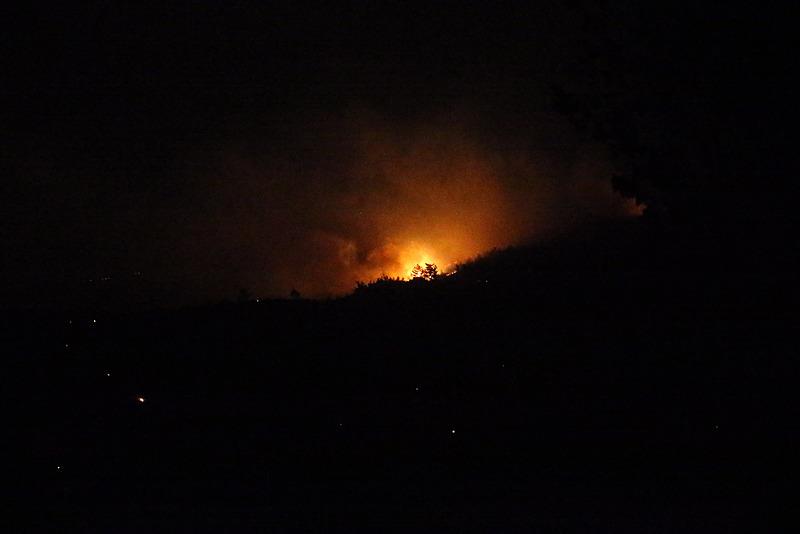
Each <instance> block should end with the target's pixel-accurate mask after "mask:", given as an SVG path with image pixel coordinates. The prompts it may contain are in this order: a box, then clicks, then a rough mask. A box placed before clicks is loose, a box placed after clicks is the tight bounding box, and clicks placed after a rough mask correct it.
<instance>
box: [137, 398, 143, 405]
mask: <svg viewBox="0 0 800 534" xmlns="http://www.w3.org/2000/svg"><path fill="white" fill-rule="evenodd" d="M136 400H137V401H139V404H144V397H136Z"/></svg>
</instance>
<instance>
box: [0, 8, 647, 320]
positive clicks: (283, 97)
mask: <svg viewBox="0 0 800 534" xmlns="http://www.w3.org/2000/svg"><path fill="white" fill-rule="evenodd" d="M169 4H170V5H168V6H163V5H161V3H153V5H145V6H142V3H109V2H85V3H81V4H80V5H70V4H47V3H40V4H37V7H35V8H33V9H30V10H28V11H27V12H25V13H12V14H11V17H12V24H11V25H10V26H11V28H10V32H8V33H7V36H10V40H9V41H8V46H7V47H6V50H7V51H10V52H11V53H8V54H6V55H7V56H8V57H7V58H6V60H5V61H6V63H5V67H4V70H5V71H6V73H7V74H8V76H7V77H6V79H7V80H8V81H9V83H8V84H6V85H5V86H4V88H3V98H4V100H5V105H4V106H3V108H4V112H3V113H4V115H5V118H4V120H3V123H4V127H3V129H4V134H5V136H6V141H5V142H4V143H3V149H2V150H3V152H2V154H0V155H2V159H3V163H2V172H3V174H4V175H5V178H4V180H3V185H2V187H3V191H2V196H3V209H4V215H3V216H4V218H5V221H4V224H3V230H2V233H0V240H2V241H0V246H1V247H2V250H3V256H4V258H3V265H2V270H3V278H4V280H6V281H7V282H8V284H7V286H6V288H5V290H4V294H5V301H6V303H14V304H42V303H48V302H50V301H52V302H56V301H59V299H61V300H62V301H63V300H64V299H65V298H69V299H75V301H76V302H77V301H80V299H82V298H84V297H85V296H86V295H88V294H90V293H91V294H97V292H98V291H100V292H101V293H103V292H104V293H103V294H104V295H106V296H105V297H104V298H108V299H119V300H120V302H123V301H125V299H131V298H133V299H134V300H135V299H137V298H138V299H155V301H156V302H161V303H175V302H197V301H202V300H207V299H218V298H221V297H232V296H235V294H236V292H237V291H238V289H239V288H242V287H245V288H248V289H249V290H250V291H251V292H253V293H256V294H261V295H281V296H282V295H286V294H288V292H289V290H290V289H291V288H292V287H297V288H298V289H300V291H301V292H303V293H304V294H307V295H314V296H321V295H330V294H340V293H343V292H346V291H347V290H348V289H350V288H352V287H353V284H354V282H355V280H358V279H366V278H369V277H375V276H377V275H379V274H380V273H382V272H386V273H388V274H392V275H400V276H402V275H405V274H406V271H407V270H408V267H409V265H408V264H409V262H411V263H412V264H413V262H415V261H419V260H424V259H433V260H435V261H437V263H440V264H443V265H447V264H450V263H452V262H455V261H458V260H463V259H465V258H467V257H469V256H472V255H475V254H477V253H480V252H482V251H484V250H487V249H490V248H492V247H495V246H505V245H510V244H516V243H522V242H526V241H528V240H530V239H535V238H537V237H540V236H542V235H545V234H547V233H551V232H553V231H557V230H558V229H560V228H567V227H569V226H570V225H573V224H576V223H578V222H581V221H584V220H586V219H591V218H594V217H609V216H629V215H634V214H636V213H637V210H636V208H635V206H633V204H632V203H631V202H630V201H626V200H624V199H622V198H620V197H619V196H617V195H615V193H614V192H613V191H612V189H611V185H610V177H611V175H612V174H613V172H614V169H613V165H612V164H611V162H610V159H609V157H608V154H607V152H606V150H605V148H604V147H603V146H602V144H598V143H593V142H590V141H588V140H587V137H586V136H585V135H583V134H582V132H580V131H576V129H575V128H574V126H573V125H572V123H571V122H570V121H569V120H568V119H567V118H566V117H564V116H563V115H561V114H560V113H558V112H557V111H556V110H555V109H554V106H553V102H552V98H551V94H552V91H551V88H552V87H553V86H554V85H559V84H561V83H562V82H564V81H565V80H566V81H569V80H571V79H573V78H572V76H573V74H574V72H575V71H576V70H578V71H580V69H581V61H584V60H585V57H586V54H585V52H586V46H587V45H586V35H587V33H586V32H587V25H588V24H589V23H588V22H587V21H588V20H589V15H590V12H591V10H590V9H587V8H585V7H580V6H581V5H582V3H580V2H577V3H572V2H536V3H530V2H525V3H520V4H505V3H500V4H496V5H493V6H492V7H491V8H488V9H484V8H478V7H475V6H476V4H470V3H460V2H459V3H451V4H450V3H440V2H436V3H427V4H426V5H423V6H411V5H408V4H406V3H392V2H376V3H366V2H365V3H361V2H356V3H340V2H336V3H331V5H328V6H327V7H322V8H320V7H312V6H308V5H303V6H300V5H298V4H297V3H294V2H291V3H287V4H286V5H285V6H277V7H276V6H275V5H272V4H273V3H258V2H252V3H250V2H224V3H220V2H192V3H187V4H182V3H169ZM267 4H269V5H267ZM334 4H335V5H334ZM585 88H588V90H591V87H589V86H585ZM140 273H141V274H140ZM104 279H108V280H104ZM98 284H101V285H102V284H105V286H107V287H108V288H109V289H107V290H106V289H103V288H102V287H100V289H98ZM105 286H104V287H105ZM131 288H135V289H131ZM131 292H133V293H136V292H138V293H136V296H135V297H131V296H130V295H129V293H131Z"/></svg>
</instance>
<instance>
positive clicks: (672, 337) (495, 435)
mask: <svg viewBox="0 0 800 534" xmlns="http://www.w3.org/2000/svg"><path fill="white" fill-rule="evenodd" d="M625 239H629V240H633V242H634V245H633V246H631V248H630V249H628V248H625V247H622V248H615V246H616V245H614V243H616V242H614V243H612V242H611V241H608V240H606V241H602V240H601V242H600V243H601V244H600V245H596V246H595V247H594V248H587V246H586V245H585V244H581V243H577V244H573V245H571V247H572V248H569V250H567V249H563V250H562V249H559V250H560V251H559V252H557V253H554V252H553V251H552V250H551V251H549V252H547V251H544V252H543V251H542V250H540V249H534V250H526V249H523V250H517V251H511V252H507V253H505V254H500V255H497V256H495V257H494V258H489V259H487V260H484V261H483V262H482V263H481V262H479V263H478V264H475V265H473V266H471V267H466V268H464V269H462V271H461V272H459V274H458V275H456V276H454V277H450V278H448V279H445V280H441V281H438V282H431V283H420V284H402V285H392V284H386V285H385V286H374V287H372V288H367V289H365V290H363V291H360V292H358V293H357V294H356V295H355V296H353V297H350V298H347V299H341V300H336V301H303V300H298V301H264V302H260V303H255V302H249V303H244V304H236V305H234V304H228V305H219V306H212V307H205V308H194V309H185V310H178V311H170V312H166V311H165V312H150V313H137V314H128V315H125V314H117V315H101V316H93V315H91V314H89V313H83V314H77V313H76V314H64V313H37V314H33V313H27V314H14V315H9V316H8V317H6V321H5V327H6V328H5V332H4V336H5V337H6V338H7V342H6V347H9V348H11V349H12V350H9V351H4V352H5V354H6V355H5V356H4V361H3V366H4V368H5V371H4V372H3V374H4V377H5V379H6V382H7V384H8V386H9V391H10V392H11V395H10V396H9V397H8V398H9V399H11V401H10V402H9V403H8V404H7V406H6V408H8V409H9V410H8V411H9V415H8V416H7V419H6V424H5V431H6V432H7V435H8V436H10V437H11V440H10V441H11V443H12V449H11V452H10V453H9V454H8V455H6V456H5V458H4V463H5V466H4V467H5V470H6V472H7V473H9V474H10V476H8V477H5V478H6V482H5V483H4V484H3V492H4V496H3V497H4V501H5V502H6V503H7V504H10V505H11V507H13V509H14V510H26V511H30V512H31V513H29V514H25V515H26V517H27V519H26V520H25V521H24V523H23V524H22V525H20V526H16V527H14V528H13V530H8V531H9V532H11V531H14V532H26V531H42V532H45V531H47V532H63V531H71V530H75V531H82V532H284V531H320V532H322V531H325V532H353V531H358V530H371V531H376V532H382V531H386V530H396V529H403V530H413V531H448V530H449V531H473V530H475V531H486V532H539V531H543V532H728V531H750V532H756V531H761V532H767V531H781V530H783V528H785V523H782V522H781V520H780V519H779V517H780V515H779V514H778V512H779V511H780V510H781V509H782V508H783V507H784V506H785V505H789V504H790V503H792V501H793V500H794V487H793V486H794V481H793V480H792V477H791V475H790V470H789V469H788V467H787V466H788V464H789V460H790V458H791V456H792V454H793V452H794V451H793V449H794V448H795V445H796V430H797V422H796V421H797V419H796V415H797V409H796V405H797V403H796V401H795V395H794V393H793V392H792V388H791V386H792V385H793V384H794V383H795V382H796V378H797V375H796V373H795V372H794V371H793V365H791V360H792V359H793V358H794V357H795V353H796V351H794V346H795V345H796V344H795V342H794V339H795V338H794V333H795V332H794V331H795V330H796V327H795V326H794V323H793V322H792V321H790V317H791V312H790V311H786V310H784V306H783V304H786V303H787V302H790V300H791V297H789V295H788V294H787V291H786V288H788V287H790V282H791V280H792V279H793V276H794V275H793V274H792V273H791V272H788V271H786V270H781V269H780V268H779V267H775V266H767V267H764V266H761V267H759V266H758V264H757V262H751V263H750V264H739V265H738V267H737V268H732V267H730V264H727V265H728V266H729V268H727V269H719V268H718V267H719V266H718V265H715V264H714V260H713V258H714V257H715V254H716V253H715V252H714V251H713V250H706V249H704V248H703V247H698V246H697V243H696V242H695V241H693V244H694V247H693V248H692V247H689V249H690V250H693V251H694V252H692V253H690V254H689V253H687V254H684V255H676V254H675V252H676V251H677V250H682V251H684V252H685V251H686V250H687V249H686V247H682V246H681V245H680V244H677V243H673V244H672V245H669V246H667V245H664V246H663V247H660V246H658V241H657V239H655V238H653V237H652V236H645V237H643V236H641V235H631V236H627V237H626V238H625ZM643 239H644V240H645V241H646V242H648V243H656V245H654V246H653V247H652V249H646V248H642V247H641V246H639V245H641V242H642V241H641V240H643ZM654 239H655V240H654ZM621 241H623V242H624V241H625V240H621ZM618 244H619V243H617V245H618ZM612 245H613V246H612ZM670 247H671V248H670ZM626 250H630V252H625V251H626ZM634 251H635V252H634ZM698 251H699V252H698ZM751 256H752V255H751ZM679 257H680V258H679ZM698 258H700V259H698ZM726 261H727V260H726ZM94 320H96V321H97V322H96V323H95V322H94ZM138 397H142V398H143V399H144V402H140V400H139V399H138ZM16 445H19V447H17V446H16ZM7 517H9V518H10V517H11V515H8V516H7Z"/></svg>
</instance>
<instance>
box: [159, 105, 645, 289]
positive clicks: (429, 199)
mask: <svg viewBox="0 0 800 534" xmlns="http://www.w3.org/2000/svg"><path fill="white" fill-rule="evenodd" d="M300 124H301V125H298V126H297V127H294V126H289V127H287V132H288V133H287V136H286V137H287V138H286V140H285V141H284V142H283V143H281V145H280V146H278V147H275V146H272V147H270V146H260V145H259V144H258V143H257V142H256V143H251V144H250V145H248V146H232V147H224V149H221V150H220V151H219V152H218V154H217V155H216V156H214V158H213V161H211V163H208V164H206V169H207V170H206V171H204V172H206V173H207V174H208V176H207V177H205V180H207V181H208V182H210V187H209V188H205V189H204V190H203V194H202V195H199V196H198V198H197V200H196V202H192V203H191V205H189V206H187V208H186V209H185V212H184V215H183V217H182V219H183V220H184V221H185V224H181V225H179V226H177V228H176V234H175V235H174V239H175V241H176V243H177V244H176V249H175V251H174V257H175V261H176V262H177V263H178V266H179V268H180V266H181V265H183V266H184V267H183V268H184V269H186V270H187V271H189V270H191V271H192V272H201V273H211V274H204V275H203V279H202V280H196V281H195V282H196V283H197V284H198V286H203V287H206V288H209V287H211V288H214V289H213V290H212V292H213V291H217V292H218V293H219V294H222V295H225V294H227V295H231V294H233V292H234V291H235V290H236V289H237V288H238V287H246V288H248V289H249V290H250V291H252V292H253V293H256V294H261V295H277V296H285V295H286V294H288V292H289V290H290V289H291V288H297V289H298V290H299V291H300V292H301V293H302V294H304V295H308V296H326V295H338V294H343V293H347V292H349V291H350V290H352V289H353V287H354V286H355V283H356V281H358V280H370V279H374V278H376V277H377V276H379V275H381V274H387V275H389V276H401V277H405V276H408V273H409V271H410V269H411V267H412V266H413V265H414V264H415V263H423V262H434V263H436V264H438V265H439V266H440V267H441V268H448V267H449V266H451V265H452V264H454V263H455V262H458V261H461V260H465V259H468V258H470V257H473V256H475V255H477V254H479V253H481V252H485V251H487V250H489V249H492V248H494V247H504V246H508V245H513V244H521V243H524V242H528V241H530V240H532V239H536V238H538V237H543V236H546V235H548V234H551V233H552V232H556V231H559V230H562V229H565V228H568V227H569V226H571V225H574V224H577V223H579V222H583V221H586V220H590V219H591V218H593V217H620V216H630V215H634V214H636V213H637V209H636V206H635V205H633V204H631V202H630V201H627V200H625V199H622V198H621V197H619V196H618V195H616V194H615V193H614V192H613V191H612V188H611V185H610V176H611V174H612V169H611V167H610V165H609V164H608V162H607V160H606V158H605V157H604V154H603V152H602V150H599V149H598V148H597V147H582V146H576V147H574V148H572V149H571V150H568V151H565V150H563V149H561V150H550V151H548V149H547V148H545V149H541V150H535V149H530V148H529V147H524V146H522V147H521V146H520V145H521V143H509V145H510V146H504V145H503V143H502V142H496V140H487V136H485V135H484V134H483V132H482V130H481V124H480V123H479V121H474V120H461V119H458V118H454V115H453V114H450V115H447V114H445V115H441V116H439V117H433V118H429V119H426V120H420V119H410V120H405V121H402V122H400V121H396V120H394V121H393V120H390V119H388V118H385V117H380V116H376V115H374V114H370V113H364V112H361V113H351V114H349V115H347V116H344V117H341V116H340V117H335V118H331V117H327V118H321V119H317V120H315V121H311V122H309V121H308V120H307V119H306V120H304V121H302V122H301V123H300ZM520 135H524V132H520ZM498 147H499V148H498ZM190 263H194V264H195V265H194V266H193V267H191V268H190V267H189V264H190ZM198 267H200V268H198Z"/></svg>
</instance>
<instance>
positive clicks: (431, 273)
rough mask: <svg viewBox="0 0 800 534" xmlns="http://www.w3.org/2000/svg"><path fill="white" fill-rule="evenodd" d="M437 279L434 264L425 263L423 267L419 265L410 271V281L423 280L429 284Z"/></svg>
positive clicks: (437, 271)
mask: <svg viewBox="0 0 800 534" xmlns="http://www.w3.org/2000/svg"><path fill="white" fill-rule="evenodd" d="M438 277H439V268H438V267H437V266H436V264H435V263H426V264H425V267H421V266H420V264H419V263H418V264H416V265H414V268H413V269H411V279H412V280H425V281H426V282H430V281H431V280H435V279H436V278H438Z"/></svg>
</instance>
